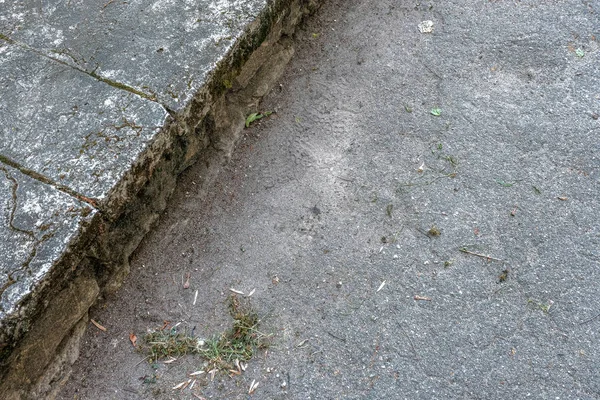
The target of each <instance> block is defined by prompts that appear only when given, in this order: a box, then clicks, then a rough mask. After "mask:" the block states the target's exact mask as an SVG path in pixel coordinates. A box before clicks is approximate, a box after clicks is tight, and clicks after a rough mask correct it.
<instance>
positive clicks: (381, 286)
mask: <svg viewBox="0 0 600 400" xmlns="http://www.w3.org/2000/svg"><path fill="white" fill-rule="evenodd" d="M384 286H385V281H383V282H381V285H379V288H378V289H377V292H379V291H380V290H381V289H383V287H384Z"/></svg>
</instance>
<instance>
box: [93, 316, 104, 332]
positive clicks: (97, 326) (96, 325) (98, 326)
mask: <svg viewBox="0 0 600 400" xmlns="http://www.w3.org/2000/svg"><path fill="white" fill-rule="evenodd" d="M90 322H91V323H92V324H94V326H95V327H96V328H98V329H100V330H101V331H102V332H106V328H105V327H103V326H102V325H100V324H99V323H97V322H96V321H94V320H93V319H91V318H90Z"/></svg>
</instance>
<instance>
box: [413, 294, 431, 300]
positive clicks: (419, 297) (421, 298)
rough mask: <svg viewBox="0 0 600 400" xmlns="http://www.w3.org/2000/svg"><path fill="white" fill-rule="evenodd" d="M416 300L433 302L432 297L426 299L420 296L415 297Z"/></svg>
mask: <svg viewBox="0 0 600 400" xmlns="http://www.w3.org/2000/svg"><path fill="white" fill-rule="evenodd" d="M414 299H415V300H423V301H431V297H425V296H419V295H415V297H414Z"/></svg>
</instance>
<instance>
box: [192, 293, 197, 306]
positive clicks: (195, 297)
mask: <svg viewBox="0 0 600 400" xmlns="http://www.w3.org/2000/svg"><path fill="white" fill-rule="evenodd" d="M196 300H198V291H197V290H196V294H194V303H193V304H192V305H193V306H195V305H196Z"/></svg>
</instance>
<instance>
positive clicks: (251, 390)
mask: <svg viewBox="0 0 600 400" xmlns="http://www.w3.org/2000/svg"><path fill="white" fill-rule="evenodd" d="M259 383H260V382H256V380H255V379H252V383H251V384H250V389H249V390H248V394H252V393H254V391H255V390H256V388H257V387H258V384H259Z"/></svg>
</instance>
